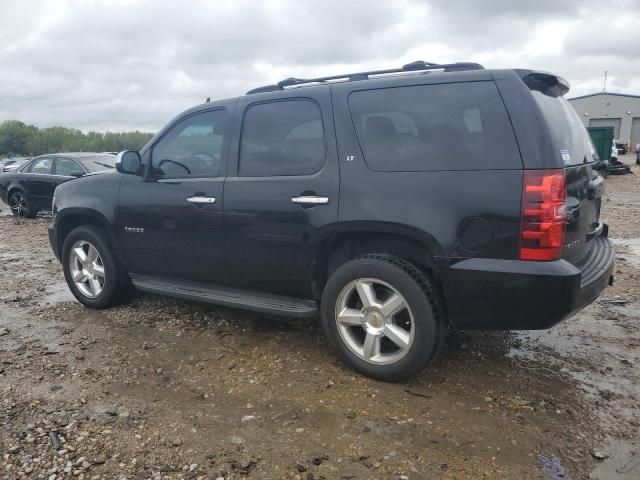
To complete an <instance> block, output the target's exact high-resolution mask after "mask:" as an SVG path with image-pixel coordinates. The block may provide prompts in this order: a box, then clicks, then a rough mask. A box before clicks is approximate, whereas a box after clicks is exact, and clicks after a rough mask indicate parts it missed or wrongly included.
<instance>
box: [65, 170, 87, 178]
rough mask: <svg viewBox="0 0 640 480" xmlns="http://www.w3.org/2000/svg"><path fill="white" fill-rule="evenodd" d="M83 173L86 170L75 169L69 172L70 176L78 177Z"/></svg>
mask: <svg viewBox="0 0 640 480" xmlns="http://www.w3.org/2000/svg"><path fill="white" fill-rule="evenodd" d="M83 175H84V172H83V171H82V170H75V171H73V172H71V173H69V176H70V177H76V178H78V177H82V176H83Z"/></svg>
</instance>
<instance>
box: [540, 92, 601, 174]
mask: <svg viewBox="0 0 640 480" xmlns="http://www.w3.org/2000/svg"><path fill="white" fill-rule="evenodd" d="M531 94H532V95H533V98H534V99H535V100H536V103H537V104H538V107H540V110H541V111H542V115H543V116H544V118H545V120H546V121H547V124H548V125H549V128H550V129H551V134H552V135H553V139H554V141H555V144H556V146H557V148H558V150H559V152H560V155H561V156H562V160H563V162H564V164H565V165H579V164H581V163H588V162H595V161H597V160H598V155H597V154H596V150H595V148H594V147H593V144H592V143H591V137H589V133H587V129H586V128H585V127H584V125H583V124H582V121H581V120H580V117H578V114H577V113H576V111H575V110H574V109H573V107H572V106H571V105H570V104H569V102H567V101H566V100H565V99H564V98H563V97H550V96H548V95H545V94H544V93H541V92H538V91H535V90H534V91H531Z"/></svg>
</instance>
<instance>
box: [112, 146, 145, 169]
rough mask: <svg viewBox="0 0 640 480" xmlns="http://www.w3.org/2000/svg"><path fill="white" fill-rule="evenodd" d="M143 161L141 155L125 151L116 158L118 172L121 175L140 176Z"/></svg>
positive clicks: (132, 151)
mask: <svg viewBox="0 0 640 480" xmlns="http://www.w3.org/2000/svg"><path fill="white" fill-rule="evenodd" d="M141 165H142V159H141V158H140V154H139V153H138V152H136V151H135V150H125V151H124V152H120V153H119V154H118V156H117V157H116V170H117V171H118V172H120V173H128V174H129V175H138V174H139V171H140V166H141Z"/></svg>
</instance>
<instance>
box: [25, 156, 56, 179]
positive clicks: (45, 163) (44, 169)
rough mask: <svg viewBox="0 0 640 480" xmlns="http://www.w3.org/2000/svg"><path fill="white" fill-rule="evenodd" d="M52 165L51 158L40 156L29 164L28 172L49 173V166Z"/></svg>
mask: <svg viewBox="0 0 640 480" xmlns="http://www.w3.org/2000/svg"><path fill="white" fill-rule="evenodd" d="M52 166H53V159H52V158H40V159H38V160H34V161H33V162H32V163H31V165H29V170H28V171H29V173H40V174H43V175H49V174H51V167H52Z"/></svg>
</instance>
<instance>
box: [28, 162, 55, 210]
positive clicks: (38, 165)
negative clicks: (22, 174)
mask: <svg viewBox="0 0 640 480" xmlns="http://www.w3.org/2000/svg"><path fill="white" fill-rule="evenodd" d="M27 170H28V174H27V175H26V179H25V184H26V187H27V190H28V192H27V193H28V194H29V197H30V198H31V202H32V203H33V208H34V209H35V210H51V201H52V200H53V191H54V190H55V188H56V184H55V177H54V175H53V157H42V158H37V159H36V160H34V161H33V162H31V164H30V165H29V167H28V169H27Z"/></svg>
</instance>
